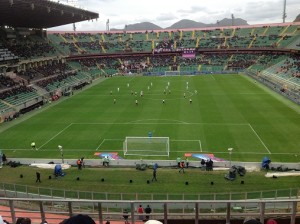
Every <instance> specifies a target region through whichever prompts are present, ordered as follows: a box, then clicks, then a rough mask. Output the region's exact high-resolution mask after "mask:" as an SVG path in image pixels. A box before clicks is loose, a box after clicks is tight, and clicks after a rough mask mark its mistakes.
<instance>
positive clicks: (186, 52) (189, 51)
mask: <svg viewBox="0 0 300 224" xmlns="http://www.w3.org/2000/svg"><path fill="white" fill-rule="evenodd" d="M166 52H181V53H182V55H181V56H182V57H184V58H195V57H196V48H192V47H189V48H177V49H169V48H157V49H154V50H153V54H159V53H166Z"/></svg>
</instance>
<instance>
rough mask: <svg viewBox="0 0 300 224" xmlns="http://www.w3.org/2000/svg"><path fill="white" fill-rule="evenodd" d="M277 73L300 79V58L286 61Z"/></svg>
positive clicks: (294, 57) (295, 57)
mask: <svg viewBox="0 0 300 224" xmlns="http://www.w3.org/2000/svg"><path fill="white" fill-rule="evenodd" d="M276 73H285V74H290V75H291V76H293V77H296V78H300V57H299V56H293V57H291V58H288V59H286V60H285V62H284V64H283V65H282V66H281V67H280V68H278V69H277V71H276Z"/></svg>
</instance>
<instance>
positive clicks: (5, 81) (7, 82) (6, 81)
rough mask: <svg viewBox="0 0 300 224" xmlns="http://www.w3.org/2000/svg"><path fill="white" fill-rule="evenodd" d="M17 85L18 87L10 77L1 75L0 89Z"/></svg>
mask: <svg viewBox="0 0 300 224" xmlns="http://www.w3.org/2000/svg"><path fill="white" fill-rule="evenodd" d="M15 85H17V83H16V82H14V80H12V79H11V78H10V77H8V76H5V75H3V74H0V89H1V88H10V87H13V86H15Z"/></svg>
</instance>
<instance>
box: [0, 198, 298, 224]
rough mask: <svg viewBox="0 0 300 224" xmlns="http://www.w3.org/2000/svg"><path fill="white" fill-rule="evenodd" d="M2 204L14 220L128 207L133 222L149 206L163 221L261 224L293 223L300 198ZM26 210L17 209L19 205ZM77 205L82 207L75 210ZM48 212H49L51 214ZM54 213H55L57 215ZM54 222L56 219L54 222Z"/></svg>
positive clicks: (102, 216)
mask: <svg viewBox="0 0 300 224" xmlns="http://www.w3.org/2000/svg"><path fill="white" fill-rule="evenodd" d="M0 202H1V204H2V205H5V206H7V207H6V208H7V210H6V212H7V213H9V215H8V216H7V217H5V216H3V218H4V219H6V220H10V221H11V222H13V223H15V222H16V219H17V217H18V214H19V212H22V215H23V216H24V214H25V215H26V214H28V215H27V217H33V214H35V218H36V219H37V218H38V219H39V220H47V221H48V222H49V223H58V222H59V221H62V220H63V219H65V218H68V217H71V216H73V215H76V214H86V215H89V216H90V217H92V218H93V219H94V220H95V221H99V223H100V224H103V222H104V220H117V221H121V220H123V218H122V215H123V209H127V210H129V216H130V220H131V223H132V224H135V223H136V222H137V221H139V220H141V219H144V215H145V214H143V217H141V214H138V213H137V212H136V211H137V208H138V206H139V205H142V206H143V207H146V205H149V206H150V207H151V208H152V213H151V214H150V219H156V220H161V221H163V222H164V224H167V223H168V220H174V219H177V220H178V219H181V220H182V219H189V220H195V224H198V223H200V224H201V223H204V221H203V220H205V219H213V218H218V219H222V220H226V223H227V224H229V223H230V222H231V220H234V219H244V218H245V217H249V216H251V217H255V218H257V219H259V220H260V221H261V222H262V223H264V221H265V219H267V218H269V217H272V218H274V217H276V218H282V217H284V218H286V219H289V220H290V224H296V218H297V217H298V218H299V217H300V212H299V211H297V203H298V204H299V203H300V199H284V200H259V199H257V200H215V201H212V200H185V201H183V200H157V201H152V200H145V201H144V200H143V201H137V200H136V201H130V200H79V199H40V198H38V199H33V198H30V199H29V198H4V197H2V198H0ZM22 205H23V207H24V205H25V206H26V209H23V210H20V207H22ZM78 207H80V208H81V209H78ZM1 213H3V211H1V210H0V214H1ZM50 214H51V215H50ZM54 215H57V216H56V217H55V216H54ZM55 221H56V222H55Z"/></svg>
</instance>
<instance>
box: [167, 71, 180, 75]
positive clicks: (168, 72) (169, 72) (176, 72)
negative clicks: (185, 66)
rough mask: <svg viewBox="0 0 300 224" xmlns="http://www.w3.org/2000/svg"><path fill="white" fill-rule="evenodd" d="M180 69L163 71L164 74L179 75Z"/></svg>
mask: <svg viewBox="0 0 300 224" xmlns="http://www.w3.org/2000/svg"><path fill="white" fill-rule="evenodd" d="M180 75H181V71H165V76H180Z"/></svg>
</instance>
